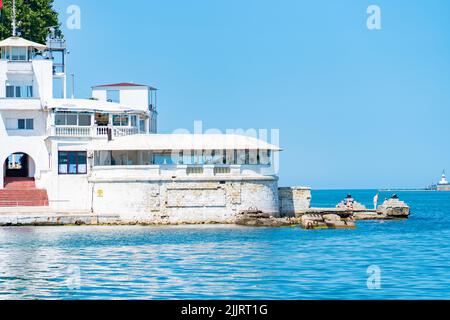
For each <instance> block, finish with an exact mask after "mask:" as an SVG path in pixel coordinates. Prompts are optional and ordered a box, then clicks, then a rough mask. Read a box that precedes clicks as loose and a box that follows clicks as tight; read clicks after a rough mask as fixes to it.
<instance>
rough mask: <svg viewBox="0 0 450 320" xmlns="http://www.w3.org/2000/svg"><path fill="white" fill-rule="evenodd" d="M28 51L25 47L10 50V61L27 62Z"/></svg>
mask: <svg viewBox="0 0 450 320" xmlns="http://www.w3.org/2000/svg"><path fill="white" fill-rule="evenodd" d="M27 55H28V50H27V48H26V47H14V48H11V60H12V61H27V60H28V59H27Z"/></svg>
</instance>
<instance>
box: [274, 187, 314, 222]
mask: <svg viewBox="0 0 450 320" xmlns="http://www.w3.org/2000/svg"><path fill="white" fill-rule="evenodd" d="M278 194H279V204H280V209H279V211H280V214H281V216H283V217H294V216H295V215H296V214H299V213H303V212H305V211H306V210H307V209H309V208H310V207H311V189H310V188H306V187H291V188H279V189H278Z"/></svg>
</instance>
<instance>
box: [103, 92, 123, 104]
mask: <svg viewBox="0 0 450 320" xmlns="http://www.w3.org/2000/svg"><path fill="white" fill-rule="evenodd" d="M106 101H108V102H115V103H120V91H119V90H106Z"/></svg>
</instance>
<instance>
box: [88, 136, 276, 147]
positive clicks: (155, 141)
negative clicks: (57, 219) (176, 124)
mask: <svg viewBox="0 0 450 320" xmlns="http://www.w3.org/2000/svg"><path fill="white" fill-rule="evenodd" d="M88 149H89V150H94V151H95V150H96V151H119V150H141V151H143V150H150V151H151V150H154V151H163V150H234V149H235V150H245V149H249V150H258V149H259V150H273V151H281V149H280V148H279V147H277V146H275V145H272V144H270V143H267V142H265V141H263V140H258V139H256V138H253V137H250V136H244V135H237V134H139V135H131V136H125V137H120V138H116V139H114V140H112V141H108V142H105V141H94V142H92V143H91V144H90V146H89V148H88Z"/></svg>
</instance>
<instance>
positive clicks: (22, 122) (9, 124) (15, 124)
mask: <svg viewBox="0 0 450 320" xmlns="http://www.w3.org/2000/svg"><path fill="white" fill-rule="evenodd" d="M6 130H34V119H13V118H7V119H6Z"/></svg>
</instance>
